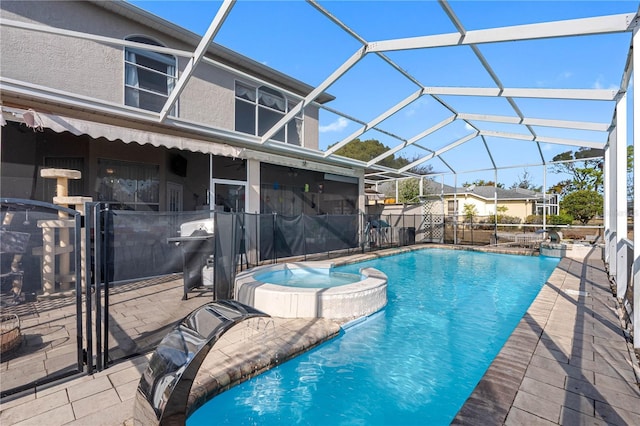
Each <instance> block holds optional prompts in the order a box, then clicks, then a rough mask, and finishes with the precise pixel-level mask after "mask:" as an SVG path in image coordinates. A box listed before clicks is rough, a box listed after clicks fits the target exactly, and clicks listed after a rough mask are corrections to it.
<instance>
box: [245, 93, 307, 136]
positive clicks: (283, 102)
mask: <svg viewBox="0 0 640 426" xmlns="http://www.w3.org/2000/svg"><path fill="white" fill-rule="evenodd" d="M295 105H296V104H295V103H294V102H292V101H290V100H288V99H287V98H285V97H284V95H283V94H282V93H280V92H278V91H277V90H274V89H271V88H269V87H266V86H260V87H258V88H256V87H251V86H250V85H248V84H244V83H240V82H236V111H235V113H236V124H235V129H236V131H238V132H243V133H249V134H251V135H257V136H262V135H264V134H265V133H266V132H267V131H268V130H269V129H270V128H271V127H273V125H274V124H276V123H277V122H278V121H280V119H281V118H282V117H284V115H285V114H286V113H287V111H289V110H290V109H291V108H293V107H294V106H295ZM302 122H303V121H302V112H300V113H299V114H298V115H297V116H296V117H295V118H294V119H293V120H291V121H290V122H289V123H288V124H287V125H286V126H284V127H283V128H282V129H280V131H279V132H278V133H276V134H275V135H274V136H273V139H274V140H277V141H280V142H286V143H290V144H292V145H300V144H301V141H302Z"/></svg>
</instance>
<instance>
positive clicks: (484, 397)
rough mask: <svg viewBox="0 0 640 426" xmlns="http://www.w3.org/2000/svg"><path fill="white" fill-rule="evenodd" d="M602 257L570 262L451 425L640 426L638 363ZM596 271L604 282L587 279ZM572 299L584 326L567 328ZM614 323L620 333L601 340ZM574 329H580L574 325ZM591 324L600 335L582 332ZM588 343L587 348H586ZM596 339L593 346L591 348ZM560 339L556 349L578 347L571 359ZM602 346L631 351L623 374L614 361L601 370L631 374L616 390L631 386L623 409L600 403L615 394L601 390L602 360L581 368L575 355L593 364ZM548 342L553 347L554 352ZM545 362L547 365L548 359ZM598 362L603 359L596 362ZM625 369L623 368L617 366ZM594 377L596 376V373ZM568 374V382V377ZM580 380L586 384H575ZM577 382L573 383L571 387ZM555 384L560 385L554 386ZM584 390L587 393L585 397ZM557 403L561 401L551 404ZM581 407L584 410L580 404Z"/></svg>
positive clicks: (548, 286) (538, 299) (592, 253)
mask: <svg viewBox="0 0 640 426" xmlns="http://www.w3.org/2000/svg"><path fill="white" fill-rule="evenodd" d="M600 250H601V249H599V248H595V247H594V248H592V249H590V252H589V253H588V254H587V255H586V256H585V257H584V259H579V258H574V259H572V258H569V257H565V258H563V259H562V260H561V261H560V263H559V264H558V265H557V266H556V268H555V269H554V271H553V273H552V274H551V276H550V277H549V279H548V280H547V282H546V283H545V284H544V286H543V288H542V289H541V290H540V293H539V294H538V296H537V297H536V299H535V300H534V301H533V303H532V304H531V306H530V307H529V309H528V310H527V312H526V314H525V315H524V317H523V318H522V319H521V320H520V322H519V324H518V326H517V327H516V328H515V330H514V331H513V333H512V334H511V336H510V337H509V339H508V340H507V342H506V343H505V345H504V346H503V348H502V349H501V351H500V352H499V354H498V356H497V357H496V358H495V359H494V361H493V362H492V363H491V365H490V366H489V368H488V369H487V371H486V373H485V374H484V376H483V377H482V379H481V380H480V382H479V383H478V385H477V386H476V387H475V389H474V390H473V392H472V394H471V395H470V396H469V398H468V399H467V400H466V402H465V403H464V404H463V406H462V407H461V409H460V410H459V411H458V413H457V415H456V417H455V418H454V420H453V421H452V423H451V424H455V425H477V424H479V422H481V423H482V424H495V425H499V424H507V425H511V424H513V425H518V424H566V423H567V422H568V423H569V424H591V423H593V424H599V423H600V422H606V423H609V422H611V421H613V423H615V424H620V421H622V423H623V424H634V423H636V424H640V389H639V387H638V382H639V374H640V368H639V367H638V359H637V358H636V356H635V354H634V352H633V348H632V347H631V346H630V344H629V342H627V341H626V339H625V337H624V335H623V333H622V325H621V323H620V318H619V316H618V312H619V311H618V306H617V305H618V303H617V301H616V300H615V298H614V297H613V295H612V294H610V289H609V288H603V287H606V284H608V279H606V274H605V272H604V264H603V262H602V261H601V260H600V259H599V257H598V256H599V254H600ZM596 253H597V254H596ZM591 256H596V258H597V260H596V261H595V262H592V265H589V263H590V261H589V257H591ZM593 263H597V264H598V267H594V266H593ZM590 267H592V268H594V269H596V272H595V273H597V274H598V275H600V276H598V277H597V278H598V279H596V280H590V279H588V278H587V275H588V274H589V270H588V268H590ZM600 268H602V269H600ZM587 281H588V284H587V283H586V282H587ZM587 286H590V289H591V290H592V289H596V291H595V292H593V293H597V294H588V293H589V292H588V291H585V288H584V287H587ZM576 287H577V288H576ZM601 297H604V300H602V299H600V298H601ZM569 299H572V300H573V301H572V303H573V304H574V305H575V306H576V310H577V311H578V312H581V311H582V314H578V315H582V316H584V317H585V318H583V324H580V322H579V321H578V320H576V319H572V318H571V316H570V314H567V315H566V320H565V318H564V317H563V316H564V315H565V312H563V310H562V309H560V307H559V305H560V304H561V303H562V302H564V301H565V300H569ZM585 299H591V301H592V303H593V306H592V308H593V310H592V309H591V308H587V307H586V305H588V302H586V301H585ZM580 300H582V302H581V301H580ZM594 301H595V302H597V303H599V304H600V305H603V306H604V310H603V311H604V312H605V313H610V315H609V317H610V318H602V317H603V315H602V312H603V311H602V310H601V312H595V311H596V310H597V309H595V306H596V303H594ZM558 302H560V303H558ZM603 302H604V303H603ZM585 310H586V311H591V313H592V314H593V313H594V312H595V315H594V319H593V321H590V318H586V317H587V316H588V315H585V314H584V311H585ZM552 317H556V319H555V320H554V321H557V320H560V321H562V320H564V321H565V322H566V324H565V326H564V327H558V326H557V325H556V324H558V323H560V321H559V322H557V323H556V322H554V323H553V324H551V321H550V319H551V318H552ZM557 317H560V318H557ZM595 317H599V318H595ZM607 320H608V321H610V322H611V323H612V325H613V326H617V327H616V328H619V329H617V330H615V329H614V330H610V331H609V335H608V336H606V337H602V336H599V334H600V333H601V332H602V330H596V328H597V323H598V322H605V321H607ZM571 321H574V323H573V324H569V323H570V322H571ZM586 323H591V324H594V330H593V331H591V332H590V333H591V335H590V334H589V333H588V332H587V331H586V330H582V329H581V327H584V324H586ZM576 324H577V325H576ZM616 332H617V335H616ZM589 336H591V337H589ZM581 338H584V339H585V340H581ZM589 338H591V340H592V342H589V341H588V339H589ZM554 339H555V340H556V341H557V342H560V341H561V340H563V339H564V340H565V342H566V341H567V340H568V342H569V345H570V346H571V347H570V348H569V349H568V350H567V351H566V352H568V354H565V353H564V352H565V351H563V350H561V349H562V348H560V347H558V346H557V344H556V343H554ZM598 339H600V340H602V342H604V341H605V340H604V339H610V340H607V342H614V341H615V342H616V344H617V345H616V346H617V348H619V349H618V350H619V352H618V354H619V355H618V356H620V357H624V356H625V350H624V348H625V347H626V349H627V351H628V353H627V355H628V359H626V360H624V361H627V362H628V363H629V364H630V365H629V366H624V365H623V364H624V362H621V361H620V360H613V359H610V360H605V361H601V362H600V364H609V366H610V365H614V366H615V367H613V368H621V369H622V370H624V369H625V367H626V370H627V371H626V372H625V376H623V377H626V382H625V380H621V381H619V382H614V383H615V384H616V385H618V386H620V388H621V389H625V388H624V386H625V385H626V386H628V387H627V388H626V391H624V390H623V391H622V392H623V393H624V395H623V396H622V397H618V398H619V399H620V401H621V402H618V401H613V404H615V405H616V406H612V405H609V404H610V403H611V402H612V401H611V400H612V399H615V398H614V397H612V396H611V395H609V399H607V398H606V397H600V400H598V399H596V398H598V396H599V395H601V394H604V395H607V394H612V393H613V392H616V391H615V390H612V389H608V387H609V386H612V385H610V384H609V385H607V384H605V385H604V388H607V389H604V390H603V385H602V384H600V385H599V386H598V385H596V384H595V377H596V376H597V371H598V369H601V368H603V367H601V366H599V365H598V362H597V361H598V359H595V360H593V361H590V360H587V361H584V362H582V361H581V358H580V357H579V356H577V355H576V354H574V353H573V352H574V350H575V349H576V348H578V349H577V352H580V353H579V355H584V356H585V357H586V356H587V355H586V354H584V353H583V352H589V351H588V349H585V348H591V347H594V348H595V347H596V346H598V344H599V343H598V341H597V340H598ZM549 342H551V343H550V344H549ZM602 342H601V343H602ZM607 346H608V345H607ZM612 346H613V345H612ZM549 347H551V348H552V349H550V348H549ZM594 350H595V349H594ZM614 352H615V351H614ZM545 356H546V357H548V358H544V357H545ZM564 357H566V359H565V358H564ZM572 357H573V359H574V360H576V359H577V360H579V361H578V363H577V364H571V363H572V361H571V358H572ZM593 357H594V358H596V356H595V355H593ZM534 358H535V359H537V361H536V362H535V363H534V362H533V361H534ZM541 359H545V361H544V362H543V364H542V365H534V364H537V363H539V360H541ZM585 359H587V358H585ZM618 362H621V364H617V363H618ZM583 364H584V365H583ZM543 365H544V367H543ZM530 367H531V368H530ZM589 369H591V370H593V371H591V372H589ZM544 370H547V371H544ZM563 373H564V374H565V375H567V377H564V376H563V375H562V374H563ZM574 374H575V375H576V376H579V377H577V378H575V377H571V376H572V375H574ZM589 374H591V376H592V377H593V378H592V379H591V381H592V382H593V383H590V382H589V380H590V377H589ZM634 374H635V378H634ZM605 375H606V373H605ZM621 376H622V375H621ZM580 379H584V380H580ZM603 379H604V378H603ZM607 380H612V379H607ZM572 381H573V383H570V382H572ZM602 381H605V380H602ZM634 381H635V383H634ZM550 382H554V383H553V384H550ZM583 387H586V388H588V389H586V390H583V389H582V388H583ZM559 395H563V396H564V398H563V399H561V398H557V397H558V396H559ZM616 396H618V394H616ZM554 398H557V399H558V400H555V401H552V400H553V399H554ZM559 399H561V400H559ZM576 400H578V401H579V402H578V403H576V402H575V401H576ZM585 402H586V408H585V407H584V406H583V407H580V404H583V405H584V404H585ZM589 404H591V405H593V406H594V409H593V410H591V411H592V412H591V413H590V412H589ZM625 404H626V405H625ZM627 405H628V406H630V407H638V408H631V410H630V411H629V410H625V408H627ZM622 406H624V408H623V407H622ZM598 408H599V409H598ZM580 410H582V411H580ZM616 420H617V421H616Z"/></svg>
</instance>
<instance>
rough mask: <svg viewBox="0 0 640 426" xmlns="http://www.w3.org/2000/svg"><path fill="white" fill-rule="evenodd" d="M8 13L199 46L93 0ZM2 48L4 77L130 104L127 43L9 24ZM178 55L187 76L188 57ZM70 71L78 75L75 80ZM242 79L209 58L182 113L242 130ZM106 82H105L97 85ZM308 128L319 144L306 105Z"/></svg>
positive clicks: (314, 112)
mask: <svg viewBox="0 0 640 426" xmlns="http://www.w3.org/2000/svg"><path fill="white" fill-rule="evenodd" d="M34 4H37V7H34ZM0 17H1V18H2V19H10V20H15V21H21V22H26V23H33V24H39V25H46V26H51V27H56V28H61V29H65V30H72V31H80V32H87V33H90V34H94V35H100V36H105V37H111V38H116V39H121V40H123V39H125V38H127V37H130V36H134V35H138V36H145V37H148V38H151V39H154V40H156V41H158V42H160V43H161V44H163V45H165V46H167V47H170V48H174V49H179V50H185V51H193V50H194V49H195V46H192V45H188V44H185V43H184V42H182V41H180V40H177V39H175V38H172V37H169V36H168V35H166V34H164V33H162V32H159V31H157V30H154V29H153V28H150V27H146V26H144V25H142V24H140V23H138V22H135V21H133V20H129V19H126V18H125V17H123V16H120V15H117V14H114V13H112V12H110V11H108V10H105V9H103V8H101V7H99V6H96V5H94V4H92V3H89V2H81V1H74V2H68V1H55V2H38V3H33V2H20V1H3V2H2V7H1V8H0ZM0 49H1V50H2V59H3V60H2V61H1V63H0V75H2V77H5V78H10V79H16V80H20V81H24V82H28V83H31V84H36V85H42V86H45V87H49V88H53V89H57V90H62V91H66V92H70V93H74V94H78V95H83V96H89V97H94V98H97V99H100V100H103V101H107V102H112V103H115V104H118V105H124V48H123V47H119V46H112V45H108V44H104V43H98V42H95V41H90V40H84V39H79V38H71V37H66V36H62V35H57V34H48V33H44V32H39V31H32V30H24V29H20V28H10V27H7V26H2V27H1V31H0ZM177 59H178V70H179V73H181V72H182V71H183V70H184V68H185V66H186V65H187V62H188V58H177ZM70 75H72V76H73V78H69V77H70ZM179 75H180V74H179ZM237 79H238V76H236V75H234V74H232V73H230V72H228V71H226V70H223V69H220V68H217V67H215V66H213V65H211V64H208V63H205V62H201V63H200V64H199V65H198V66H197V67H196V69H195V72H194V74H193V75H192V77H191V79H190V80H189V82H188V84H187V85H186V87H185V89H184V91H183V93H182V95H181V96H180V98H179V100H178V117H179V118H182V119H186V120H189V121H194V122H197V123H201V124H204V125H210V126H213V127H217V128H221V129H226V130H234V127H235V114H234V111H235V81H236V80H237ZM98 81H99V82H100V83H99V84H96V82H98ZM212 103H213V105H212ZM304 126H305V131H304V146H306V147H309V148H315V149H317V147H318V108H317V107H314V106H309V107H307V108H306V109H305V125H304Z"/></svg>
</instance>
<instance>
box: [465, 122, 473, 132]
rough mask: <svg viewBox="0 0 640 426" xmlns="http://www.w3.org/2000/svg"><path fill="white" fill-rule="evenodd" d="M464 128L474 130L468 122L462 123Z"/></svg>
mask: <svg viewBox="0 0 640 426" xmlns="http://www.w3.org/2000/svg"><path fill="white" fill-rule="evenodd" d="M464 128H465V129H466V130H469V131H471V130H475V129H474V128H473V127H471V126H470V125H469V123H464Z"/></svg>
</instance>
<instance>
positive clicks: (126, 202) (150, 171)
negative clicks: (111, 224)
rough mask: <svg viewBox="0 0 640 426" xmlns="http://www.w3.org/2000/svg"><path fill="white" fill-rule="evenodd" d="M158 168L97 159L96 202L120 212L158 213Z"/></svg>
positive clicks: (150, 165)
mask: <svg viewBox="0 0 640 426" xmlns="http://www.w3.org/2000/svg"><path fill="white" fill-rule="evenodd" d="M159 175H160V166H158V165H155V164H144V163H131V162H128V161H118V160H110V159H105V158H98V176H97V184H96V191H97V192H98V194H97V200H98V201H105V202H108V203H111V208H113V209H120V210H154V211H158V207H159V203H160V179H159Z"/></svg>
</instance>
